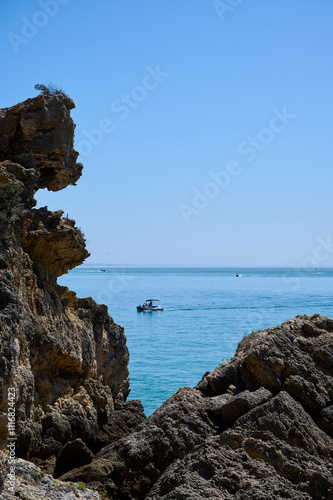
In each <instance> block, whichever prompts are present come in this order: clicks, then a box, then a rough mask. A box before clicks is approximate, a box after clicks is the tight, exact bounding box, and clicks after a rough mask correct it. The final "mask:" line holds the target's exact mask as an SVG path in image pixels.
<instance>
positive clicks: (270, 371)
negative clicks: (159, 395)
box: [62, 315, 333, 500]
mask: <svg viewBox="0 0 333 500" xmlns="http://www.w3.org/2000/svg"><path fill="white" fill-rule="evenodd" d="M332 332H333V320H331V319H328V318H323V317H321V316H319V315H314V316H311V317H307V316H298V317H296V318H295V319H293V320H290V321H287V322H285V323H283V324H282V325H280V326H277V327H275V328H270V329H268V330H265V331H264V332H260V333H258V334H257V335H256V336H254V338H252V339H250V340H249V341H248V342H243V343H241V345H240V347H239V349H238V351H237V353H236V356H235V358H234V359H233V360H232V361H231V362H229V363H224V364H223V365H221V366H220V367H218V368H217V369H216V370H215V371H214V372H212V373H210V372H208V373H206V374H205V376H204V377H203V378H202V380H201V381H200V382H199V384H198V385H197V387H196V388H194V389H190V388H182V389H180V390H179V391H178V392H177V393H176V394H175V395H173V396H172V397H171V398H169V399H168V400H167V401H166V402H165V403H164V404H163V405H162V406H161V408H159V409H158V410H157V411H156V412H155V413H154V414H153V415H152V416H151V417H149V418H148V419H147V421H146V422H144V423H142V424H141V425H140V426H139V428H138V429H137V430H136V431H135V432H134V433H132V434H131V435H129V436H127V437H124V438H122V439H120V440H119V441H117V442H115V443H113V444H110V445H109V446H107V447H105V448H103V449H102V450H101V451H100V452H99V453H98V454H97V456H96V457H95V458H94V460H93V461H92V463H90V464H88V465H86V466H84V467H81V468H77V469H74V470H72V471H70V472H68V473H67V474H65V475H64V476H62V478H63V479H67V480H83V478H86V480H87V481H90V482H91V483H92V484H95V485H97V484H100V485H103V487H104V488H105V491H107V492H108V495H109V498H114V499H129V498H137V499H149V500H156V499H158V498H161V499H162V498H163V499H168V500H173V499H198V500H199V499H202V498H209V499H221V498H238V499H245V498H251V499H258V498H259V499H272V500H273V499H274V500H275V499H280V498H281V499H282V498H292V499H294V498H295V499H302V500H305V499H307V500H308V499H312V498H318V499H322V498H325V499H332V498H333V439H332V437H333V433H332V427H333V421H332V415H333V412H332V408H333V370H332V367H333V364H332V361H333V333H332Z"/></svg>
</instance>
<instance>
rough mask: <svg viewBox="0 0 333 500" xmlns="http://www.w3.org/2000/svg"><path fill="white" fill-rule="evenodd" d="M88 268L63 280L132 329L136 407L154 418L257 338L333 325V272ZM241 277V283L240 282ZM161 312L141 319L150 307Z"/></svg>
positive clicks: (131, 368) (127, 330) (129, 336)
mask: <svg viewBox="0 0 333 500" xmlns="http://www.w3.org/2000/svg"><path fill="white" fill-rule="evenodd" d="M103 269H105V272H103V271H101V266H98V267H97V266H81V267H79V268H76V269H74V270H73V271H70V272H69V273H68V274H67V275H64V276H62V277H61V278H59V280H58V282H59V284H61V285H64V286H68V287H69V288H70V289H71V290H74V291H75V292H76V293H77V296H78V297H88V296H91V297H93V298H94V299H95V300H96V301H97V302H99V303H104V304H106V305H107V306H108V308H109V313H110V315H111V316H112V317H113V319H114V320H115V322H116V323H118V324H120V325H122V326H123V327H124V328H125V334H126V337H127V345H128V348H129V351H130V365H129V371H130V386H131V393H130V395H129V398H128V399H140V400H141V401H142V403H143V405H144V408H145V412H146V415H147V416H148V415H150V414H151V413H153V412H154V411H155V410H156V408H158V407H159V406H160V405H161V404H162V403H163V401H165V400H166V399H167V398H168V397H169V396H171V395H172V394H173V393H174V392H176V391H177V389H179V387H181V386H185V385H189V386H192V387H193V386H194V385H196V384H197V383H198V381H199V380H200V379H201V377H202V376H203V375H204V373H205V372H206V371H207V370H213V369H214V368H215V367H216V366H217V365H218V364H219V363H222V362H223V360H225V359H228V358H230V357H232V356H233V355H234V353H235V350H236V348H237V344H238V342H239V341H240V340H242V338H243V336H244V335H245V334H248V333H251V331H252V330H258V329H264V328H267V327H271V326H275V325H277V324H280V323H282V322H283V321H285V320H287V319H291V318H293V317H294V316H296V315H298V314H309V315H310V314H315V313H319V314H322V315H323V316H329V317H333V302H332V285H333V280H332V278H333V268H318V269H296V268H292V269H287V268H237V269H236V268H235V269H233V268H212V267H210V268H207V267H206V268H199V267H196V268H188V267H163V268H157V267H153V268H147V267H127V268H122V267H107V266H104V267H103ZM237 273H238V274H240V275H241V276H239V277H236V276H235V275H236V274H237ZM150 298H153V299H159V300H160V304H161V305H162V307H164V311H161V312H137V310H136V306H137V305H139V304H142V303H143V302H144V301H145V300H146V299H150Z"/></svg>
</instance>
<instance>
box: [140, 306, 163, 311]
mask: <svg viewBox="0 0 333 500" xmlns="http://www.w3.org/2000/svg"><path fill="white" fill-rule="evenodd" d="M136 309H137V311H139V312H153V311H163V307H161V306H153V307H149V306H137V308H136Z"/></svg>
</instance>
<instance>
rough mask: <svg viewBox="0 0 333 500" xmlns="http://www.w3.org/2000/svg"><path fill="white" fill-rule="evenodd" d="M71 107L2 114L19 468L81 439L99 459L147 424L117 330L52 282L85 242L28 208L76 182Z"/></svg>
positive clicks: (3, 343)
mask: <svg viewBox="0 0 333 500" xmlns="http://www.w3.org/2000/svg"><path fill="white" fill-rule="evenodd" d="M73 107H74V103H73V101H72V100H71V99H68V98H66V97H64V96H62V95H57V96H54V97H52V98H46V97H44V96H43V95H40V96H38V97H36V98H34V99H28V100H27V101H25V102H23V103H20V104H17V105H16V106H13V107H12V108H6V109H3V110H0V156H1V158H0V159H1V160H2V161H0V388H1V390H0V396H1V401H0V440H1V445H2V446H6V438H7V402H6V401H7V391H8V388H9V387H16V390H17V402H16V433H17V437H18V439H17V444H16V454H17V456H19V457H22V458H29V457H35V458H36V457H37V458H38V457H39V458H48V457H50V456H52V455H54V456H57V455H58V454H59V453H60V452H61V450H62V448H63V446H64V445H66V443H67V442H69V441H70V442H73V441H74V442H76V443H77V441H75V440H76V439H78V438H80V439H81V440H82V443H83V444H82V447H83V448H82V449H86V446H87V447H88V448H90V450H92V451H94V452H96V451H98V450H99V449H100V448H101V447H102V446H104V445H105V444H108V443H110V442H112V441H113V440H114V439H117V438H119V437H120V436H123V435H126V434H127V433H128V432H129V431H130V430H132V429H133V428H134V427H135V426H136V425H137V423H138V422H141V421H142V420H143V418H144V416H143V410H142V405H141V404H140V403H139V402H131V403H126V398H127V396H128V394H129V379H128V360H129V355H128V350H127V347H126V338H125V335H124V330H123V328H122V327H120V326H118V325H116V324H115V323H114V321H113V320H112V318H111V317H110V316H109V315H108V310H107V307H106V306H105V305H98V304H96V302H95V301H94V300H93V299H92V298H86V299H79V298H77V297H76V294H75V293H74V292H71V291H69V290H68V289H67V288H66V287H60V286H58V285H57V282H56V278H57V277H58V276H61V275H62V274H64V273H66V272H67V271H68V270H69V269H72V268H73V267H75V266H77V265H79V264H81V263H82V262H83V261H84V260H85V258H86V257H87V256H88V255H89V253H88V251H87V250H86V248H85V240H84V237H83V234H82V232H81V231H80V229H78V228H77V227H76V226H75V222H74V221H73V220H71V219H68V218H63V217H62V214H63V212H62V211H56V212H50V211H48V210H47V208H46V207H44V208H40V209H38V210H36V209H34V208H33V207H34V206H35V204H36V202H35V200H34V194H35V192H36V191H37V190H38V189H39V188H48V189H50V190H55V191H56V190H59V189H63V188H64V187H66V186H67V185H69V184H74V183H75V182H76V181H77V179H78V178H79V177H80V175H81V170H82V165H81V164H80V163H76V159H77V152H76V151H74V149H73V141H74V124H73V121H72V119H71V118H70V109H72V108H73ZM127 417H130V418H127ZM67 449H68V448H67ZM63 456H64V453H63ZM86 456H89V452H87V453H86ZM73 463H74V464H75V461H74V462H73ZM81 463H82V462H81ZM85 463H86V462H85ZM62 466H63V464H62V465H61V463H60V465H59V470H68V466H66V468H65V469H61V467H62ZM73 466H74V465H73Z"/></svg>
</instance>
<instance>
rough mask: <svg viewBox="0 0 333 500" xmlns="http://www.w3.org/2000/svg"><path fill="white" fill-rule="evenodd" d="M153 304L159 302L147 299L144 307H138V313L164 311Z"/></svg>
mask: <svg viewBox="0 0 333 500" xmlns="http://www.w3.org/2000/svg"><path fill="white" fill-rule="evenodd" d="M153 302H159V300H158V299H147V300H146V302H144V303H143V304H142V306H137V308H136V309H137V310H138V311H142V312H151V311H163V307H161V306H160V305H154V304H153Z"/></svg>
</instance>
